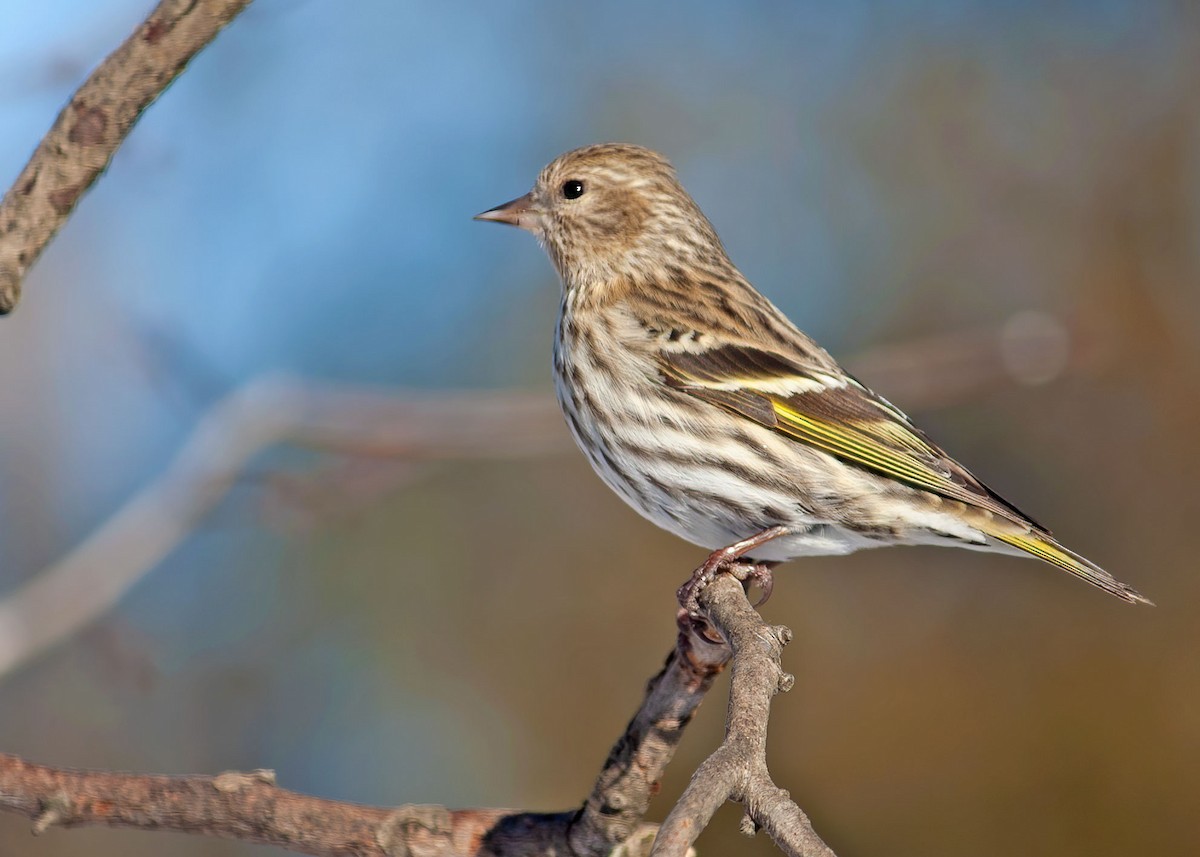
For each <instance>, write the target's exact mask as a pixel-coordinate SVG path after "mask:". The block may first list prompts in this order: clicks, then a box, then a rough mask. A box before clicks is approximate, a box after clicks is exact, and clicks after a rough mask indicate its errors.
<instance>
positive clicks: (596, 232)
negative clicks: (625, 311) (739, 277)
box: [476, 143, 726, 290]
mask: <svg viewBox="0 0 1200 857" xmlns="http://www.w3.org/2000/svg"><path fill="white" fill-rule="evenodd" d="M476 220H492V221H496V222H498V223H508V224H511V225H513V226H519V227H520V228H522V229H525V230H527V231H529V232H532V233H533V234H534V235H535V236H537V238H538V241H539V242H541V244H542V245H543V246H544V247H545V248H546V252H547V253H548V254H549V255H550V259H551V260H552V261H553V262H554V266H555V267H556V268H557V269H558V273H559V276H561V277H562V280H563V284H564V286H565V287H566V288H567V289H568V290H571V289H575V288H585V289H586V288H590V287H594V286H598V285H600V284H603V283H609V282H613V281H617V280H625V281H633V282H637V281H639V280H643V279H645V278H649V277H654V276H661V275H662V274H663V273H664V270H665V269H666V267H667V266H669V265H671V264H672V263H679V264H681V265H682V266H685V267H686V266H687V265H688V264H690V263H695V262H698V261H704V262H707V263H708V264H709V265H710V266H711V265H712V264H713V263H714V262H715V261H717V259H721V260H724V259H725V258H726V257H725V251H724V249H723V248H722V247H721V242H720V240H719V239H718V238H717V235H716V232H715V231H714V230H713V228H712V225H711V224H710V223H709V222H708V220H707V219H706V218H705V216H704V215H703V213H701V211H700V209H699V207H698V206H697V205H696V203H695V202H694V201H693V200H692V198H691V197H690V196H689V195H688V193H687V191H685V190H684V189H683V187H682V186H681V185H680V184H679V180H678V179H677V178H676V176H675V169H674V168H673V167H672V166H671V164H670V163H668V161H667V160H666V158H664V157H663V156H662V155H659V154H658V153H657V152H652V151H650V150H649V149H645V148H642V147H641V146H634V145H629V144H625V143H601V144H598V145H594V146H585V147H584V148H582V149H574V150H572V151H570V152H567V153H566V154H564V155H560V156H559V157H557V158H555V159H554V160H553V161H551V162H550V163H549V164H548V165H547V166H546V167H545V168H544V169H543V170H542V171H541V173H540V174H539V175H538V177H537V181H536V182H535V183H534V185H533V189H532V190H531V191H530V192H529V193H527V194H525V195H524V196H522V197H519V198H517V199H514V200H513V201H512V202H507V203H505V204H504V205H501V206H498V207H496V208H493V209H491V210H490V211H485V212H483V213H482V214H480V215H478V216H477V217H476Z"/></svg>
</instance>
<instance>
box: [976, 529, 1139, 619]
mask: <svg viewBox="0 0 1200 857" xmlns="http://www.w3.org/2000/svg"><path fill="white" fill-rule="evenodd" d="M988 535H989V536H991V537H992V538H993V539H995V540H996V541H999V542H1003V543H1004V544H1006V545H1009V546H1011V547H1014V548H1016V549H1017V550H1020V551H1024V552H1025V553H1027V554H1030V555H1032V556H1036V557H1037V558H1038V559H1041V560H1045V561H1046V562H1048V563H1050V564H1051V565H1056V566H1058V567H1059V568H1061V569H1063V570H1064V571H1068V572H1070V573H1071V574H1073V575H1075V576H1076V577H1078V578H1080V579H1082V580H1086V581H1087V582H1088V583H1090V584H1091V585H1092V586H1096V587H1099V588H1100V589H1103V590H1104V591H1105V592H1107V593H1109V594H1111V595H1115V596H1117V597H1118V598H1120V599H1121V600H1122V601H1128V602H1129V603H1130V604H1138V603H1140V604H1150V605H1153V604H1154V602H1153V601H1151V600H1150V599H1149V598H1147V597H1145V596H1144V595H1142V594H1141V593H1140V592H1138V591H1137V590H1136V589H1134V588H1133V587H1132V586H1126V585H1125V584H1124V583H1122V582H1121V581H1119V580H1117V579H1116V578H1115V577H1113V576H1112V575H1111V574H1109V573H1108V572H1107V571H1105V570H1104V569H1102V568H1100V566H1098V565H1096V564H1095V563H1093V562H1091V561H1089V560H1087V559H1084V558H1083V557H1081V556H1080V555H1079V554H1077V553H1075V552H1073V551H1069V550H1067V549H1066V548H1065V547H1063V546H1062V545H1060V544H1059V543H1058V542H1056V541H1055V540H1054V539H1053V538H1051V537H1050V536H1048V535H1046V534H1044V533H1039V532H1037V531H1036V530H1034V531H1033V532H1029V533H1012V532H1003V531H999V530H998V529H997V530H993V531H991V532H989V533H988Z"/></svg>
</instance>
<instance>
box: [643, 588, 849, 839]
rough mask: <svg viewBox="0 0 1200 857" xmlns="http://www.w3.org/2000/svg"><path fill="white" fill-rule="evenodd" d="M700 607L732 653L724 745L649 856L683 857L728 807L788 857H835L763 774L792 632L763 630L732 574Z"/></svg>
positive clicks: (706, 593)
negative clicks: (736, 808) (738, 807)
mask: <svg viewBox="0 0 1200 857" xmlns="http://www.w3.org/2000/svg"><path fill="white" fill-rule="evenodd" d="M699 604H700V608H701V610H702V611H703V614H704V616H705V617H706V618H707V619H708V622H709V624H711V625H712V627H713V628H715V629H716V630H717V632H718V633H720V635H721V636H722V637H723V638H724V639H726V640H728V641H729V645H730V647H731V648H732V650H733V657H732V660H733V665H732V670H731V672H732V679H731V682H730V688H729V712H728V715H727V718H726V722H725V740H724V741H723V742H722V743H721V746H720V747H718V748H717V750H716V751H715V752H714V753H713V754H712V755H711V756H709V757H708V759H706V760H705V761H704V763H703V764H701V765H700V767H699V768H697V769H696V772H695V774H693V775H692V779H691V782H690V783H688V786H687V788H686V789H685V790H684V792H683V795H682V796H681V797H680V799H679V802H678V803H677V804H675V808H674V809H672V810H671V812H670V814H669V815H668V816H667V819H666V821H664V822H663V824H662V827H661V829H660V830H659V834H658V838H657V841H656V842H655V844H654V849H653V851H652V852H651V855H652V857H683V855H684V854H686V853H687V850H688V848H689V847H691V845H692V843H693V842H695V841H696V837H697V836H699V835H700V832H701V831H702V830H703V829H704V827H705V826H706V825H707V824H708V822H709V820H710V819H711V818H712V817H713V813H715V812H716V811H717V809H718V808H720V806H721V804H723V803H725V801H726V800H735V801H738V802H739V803H741V804H742V805H743V807H745V810H746V817H745V820H744V821H743V830H744V831H745V832H747V833H751V834H752V833H754V832H755V831H756V830H759V829H762V830H765V831H767V833H768V834H769V835H770V837H771V838H772V839H773V840H775V844H776V845H778V846H779V848H780V849H781V850H782V851H783V853H785V854H787V855H789V857H834V853H833V851H832V850H830V848H829V846H828V845H826V844H825V843H824V842H823V841H822V840H821V838H820V837H819V836H818V835H817V833H816V831H814V830H813V828H812V825H811V824H810V823H809V821H808V817H807V816H806V815H805V814H804V812H803V811H802V810H801V809H800V807H799V806H797V805H796V803H795V802H794V801H793V800H792V799H791V797H790V796H789V795H788V793H787V792H786V791H784V790H783V789H781V788H779V787H778V786H776V785H775V783H774V781H773V780H772V779H771V775H770V773H769V772H768V771H767V756H766V753H767V722H768V718H769V717H770V708H771V698H772V697H773V696H774V695H775V694H776V693H781V692H786V691H788V690H790V689H791V687H792V685H793V684H794V682H795V679H794V678H793V677H792V676H791V675H788V674H787V673H785V672H783V669H782V667H781V666H780V656H781V655H782V652H783V647H784V646H785V645H786V644H787V643H788V641H789V640H791V637H792V632H791V631H789V630H788V629H787V628H785V627H783V626H782V625H775V626H771V625H768V624H766V623H765V622H764V621H763V620H762V617H761V616H759V615H758V612H757V611H756V610H755V609H754V608H753V607H751V606H750V602H749V601H747V600H746V593H745V591H744V590H743V589H742V586H741V585H740V584H738V582H737V581H736V580H735V579H734V578H733V577H732V576H731V575H727V574H726V575H720V576H719V577H718V578H717V579H716V580H715V581H714V582H713V583H711V584H709V585H708V586H706V587H705V588H704V589H702V590H701V591H700V596H699Z"/></svg>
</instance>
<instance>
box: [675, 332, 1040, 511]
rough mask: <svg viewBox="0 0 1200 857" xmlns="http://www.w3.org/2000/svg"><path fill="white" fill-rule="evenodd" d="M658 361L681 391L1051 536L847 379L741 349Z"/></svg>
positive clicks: (753, 349)
mask: <svg viewBox="0 0 1200 857" xmlns="http://www.w3.org/2000/svg"><path fill="white" fill-rule="evenodd" d="M658 363H659V369H660V371H661V373H662V377H663V380H664V381H665V382H666V383H667V384H668V385H670V386H671V387H674V388H676V389H678V390H680V391H682V392H685V393H687V394H689V395H692V396H695V397H697V398H700V399H703V400H705V401H708V402H711V403H712V404H714V405H718V406H720V407H722V408H725V409H726V410H728V411H732V412H734V413H736V414H739V415H741V416H742V417H745V418H746V419H749V420H753V421H754V422H756V423H758V424H759V425H762V426H765V427H766V428H770V429H773V430H775V431H777V432H779V433H780V434H782V435H785V436H787V437H789V438H791V439H792V440H795V441H797V442H799V443H803V444H805V445H807V446H810V447H813V448H815V449H819V450H821V451H823V452H827V453H829V454H830V455H833V456H835V457H836V458H838V459H840V460H842V461H844V462H847V463H848V464H852V465H855V466H857V467H861V468H863V469H865V470H869V471H871V472H873V473H878V474H880V475H882V476H886V477H888V478H889V479H895V480H896V481H898V482H902V483H904V484H906V485H910V486H912V487H914V488H919V489H921V490H923V491H928V492H930V493H932V494H936V495H938V496H941V497H945V498H948V499H951V500H957V501H960V502H962V503H965V504H967V505H968V506H972V507H975V508H977V509H983V510H986V511H988V512H991V513H993V514H994V515H998V516H1000V517H1001V518H1002V519H1006V520H1008V521H1011V522H1013V523H1016V524H1019V525H1021V526H1022V527H1030V528H1036V529H1037V530H1038V531H1039V532H1041V533H1046V534H1048V531H1047V530H1045V529H1044V528H1043V527H1041V526H1040V525H1039V524H1037V523H1036V522H1034V521H1033V519H1031V518H1030V517H1029V516H1028V515H1026V514H1024V513H1023V512H1021V511H1020V510H1018V509H1017V508H1016V507H1015V506H1013V505H1012V504H1010V503H1008V502H1007V501H1005V500H1004V499H1002V498H1001V497H1000V496H999V495H997V494H996V493H995V492H994V491H992V490H991V489H989V488H988V487H987V486H986V485H984V484H983V483H982V482H980V481H979V480H978V479H976V478H975V477H974V476H972V475H971V474H970V473H969V472H968V471H967V470H966V468H964V467H963V466H962V465H960V464H958V463H957V462H956V461H954V459H952V458H950V456H948V455H947V454H946V453H945V452H943V451H942V450H941V449H939V448H938V447H937V446H935V445H934V444H933V443H931V442H930V441H929V439H928V438H927V437H926V436H925V435H924V433H923V432H921V430H920V429H918V428H917V427H916V426H914V425H913V424H912V421H911V420H909V418H908V417H907V416H906V415H905V414H904V413H903V412H902V411H900V409H898V408H896V407H895V406H893V405H892V404H891V403H890V402H888V401H887V400H886V399H884V398H882V397H881V396H878V395H876V394H875V393H873V392H871V390H869V389H867V388H866V387H865V386H864V385H862V384H861V383H859V382H858V381H857V380H856V379H854V378H853V377H851V376H849V375H847V374H844V373H841V372H835V371H831V370H830V369H828V368H826V367H820V368H818V367H816V366H813V365H805V363H802V362H801V361H798V360H793V359H790V358H788V357H785V356H783V355H780V354H777V353H774V352H770V351H766V350H763V349H759V348H756V347H753V346H750V345H741V344H723V345H720V346H717V347H713V348H708V349H706V350H703V351H699V350H698V351H661V352H660V353H659V357H658Z"/></svg>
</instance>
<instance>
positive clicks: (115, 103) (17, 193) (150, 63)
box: [0, 0, 250, 315]
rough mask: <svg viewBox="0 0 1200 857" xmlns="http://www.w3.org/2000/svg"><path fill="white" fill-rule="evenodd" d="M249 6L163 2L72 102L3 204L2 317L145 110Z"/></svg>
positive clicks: (236, 0) (203, 0) (221, 0)
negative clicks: (36, 263)
mask: <svg viewBox="0 0 1200 857" xmlns="http://www.w3.org/2000/svg"><path fill="white" fill-rule="evenodd" d="M249 4H250V0H162V2H161V3H159V4H158V6H156V7H155V9H154V11H153V12H151V13H150V15H149V17H147V18H146V20H145V21H143V22H142V23H141V24H140V25H139V26H138V28H137V30H135V31H134V33H133V35H131V36H130V37H129V38H128V39H126V40H125V42H124V43H123V44H122V45H121V46H120V47H119V48H117V49H116V50H115V51H113V52H112V53H111V54H109V56H108V57H107V58H106V59H105V60H104V62H102V63H101V64H100V65H99V66H98V67H97V68H96V70H95V71H94V72H92V74H91V76H89V77H88V79H87V80H86V81H84V83H83V85H82V86H80V87H79V89H78V90H76V92H75V94H74V95H73V96H71V100H70V102H69V103H68V104H67V106H66V107H64V108H63V109H62V112H61V113H59V114H58V119H56V120H55V122H54V125H53V126H52V127H51V128H50V130H49V131H48V132H47V133H46V136H45V137H44V138H42V141H41V143H39V144H38V147H37V149H36V150H34V153H33V156H32V157H31V158H30V159H29V163H28V164H26V165H25V169H23V170H22V171H21V174H20V175H19V176H17V180H16V182H14V183H13V186H12V187H11V188H10V189H9V191H8V193H6V194H5V195H4V200H3V201H2V202H0V315H3V314H4V313H7V312H9V311H11V310H12V309H13V308H14V307H15V306H16V305H17V301H18V300H19V299H20V296H21V283H22V281H23V280H24V279H25V274H26V272H27V271H28V270H29V268H30V266H31V265H33V263H34V262H35V261H37V258H38V256H39V255H41V252H42V250H43V249H45V247H46V245H47V244H48V243H49V242H50V239H51V238H53V237H54V234H55V233H56V232H58V230H59V228H60V227H61V226H62V225H63V223H65V222H66V219H67V217H69V216H70V214H71V211H72V210H73V209H74V208H75V205H76V203H78V202H79V199H80V197H82V196H83V194H84V192H85V191H87V189H88V188H90V187H91V186H92V184H93V183H95V181H96V179H97V178H99V176H100V174H101V173H102V172H104V169H105V168H106V167H107V166H108V163H109V161H111V160H112V156H113V153H115V152H116V151H117V149H118V148H119V147H120V145H121V143H123V142H124V141H125V137H126V136H127V135H128V134H129V132H130V130H131V129H132V128H133V126H134V124H135V123H136V122H137V120H138V117H139V116H141V114H142V111H143V110H145V109H146V108H147V107H148V106H149V105H150V104H151V102H153V101H154V99H156V98H158V96H159V95H161V94H162V92H163V90H164V89H166V88H167V86H169V85H170V83H171V81H173V80H174V79H175V78H176V77H178V76H179V74H180V72H182V71H183V70H184V68H185V67H186V66H187V64H188V62H190V61H191V59H192V57H194V56H195V55H196V53H197V52H199V51H200V49H201V48H203V47H204V46H205V45H207V44H208V43H209V42H210V41H212V40H213V38H214V37H215V36H216V35H217V33H218V32H220V30H221V28H222V27H224V26H225V25H226V24H228V23H229V22H230V21H231V20H233V19H234V18H235V17H236V16H237V14H238V13H239V12H241V11H242V10H243V9H245V8H246V6H248V5H249Z"/></svg>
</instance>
